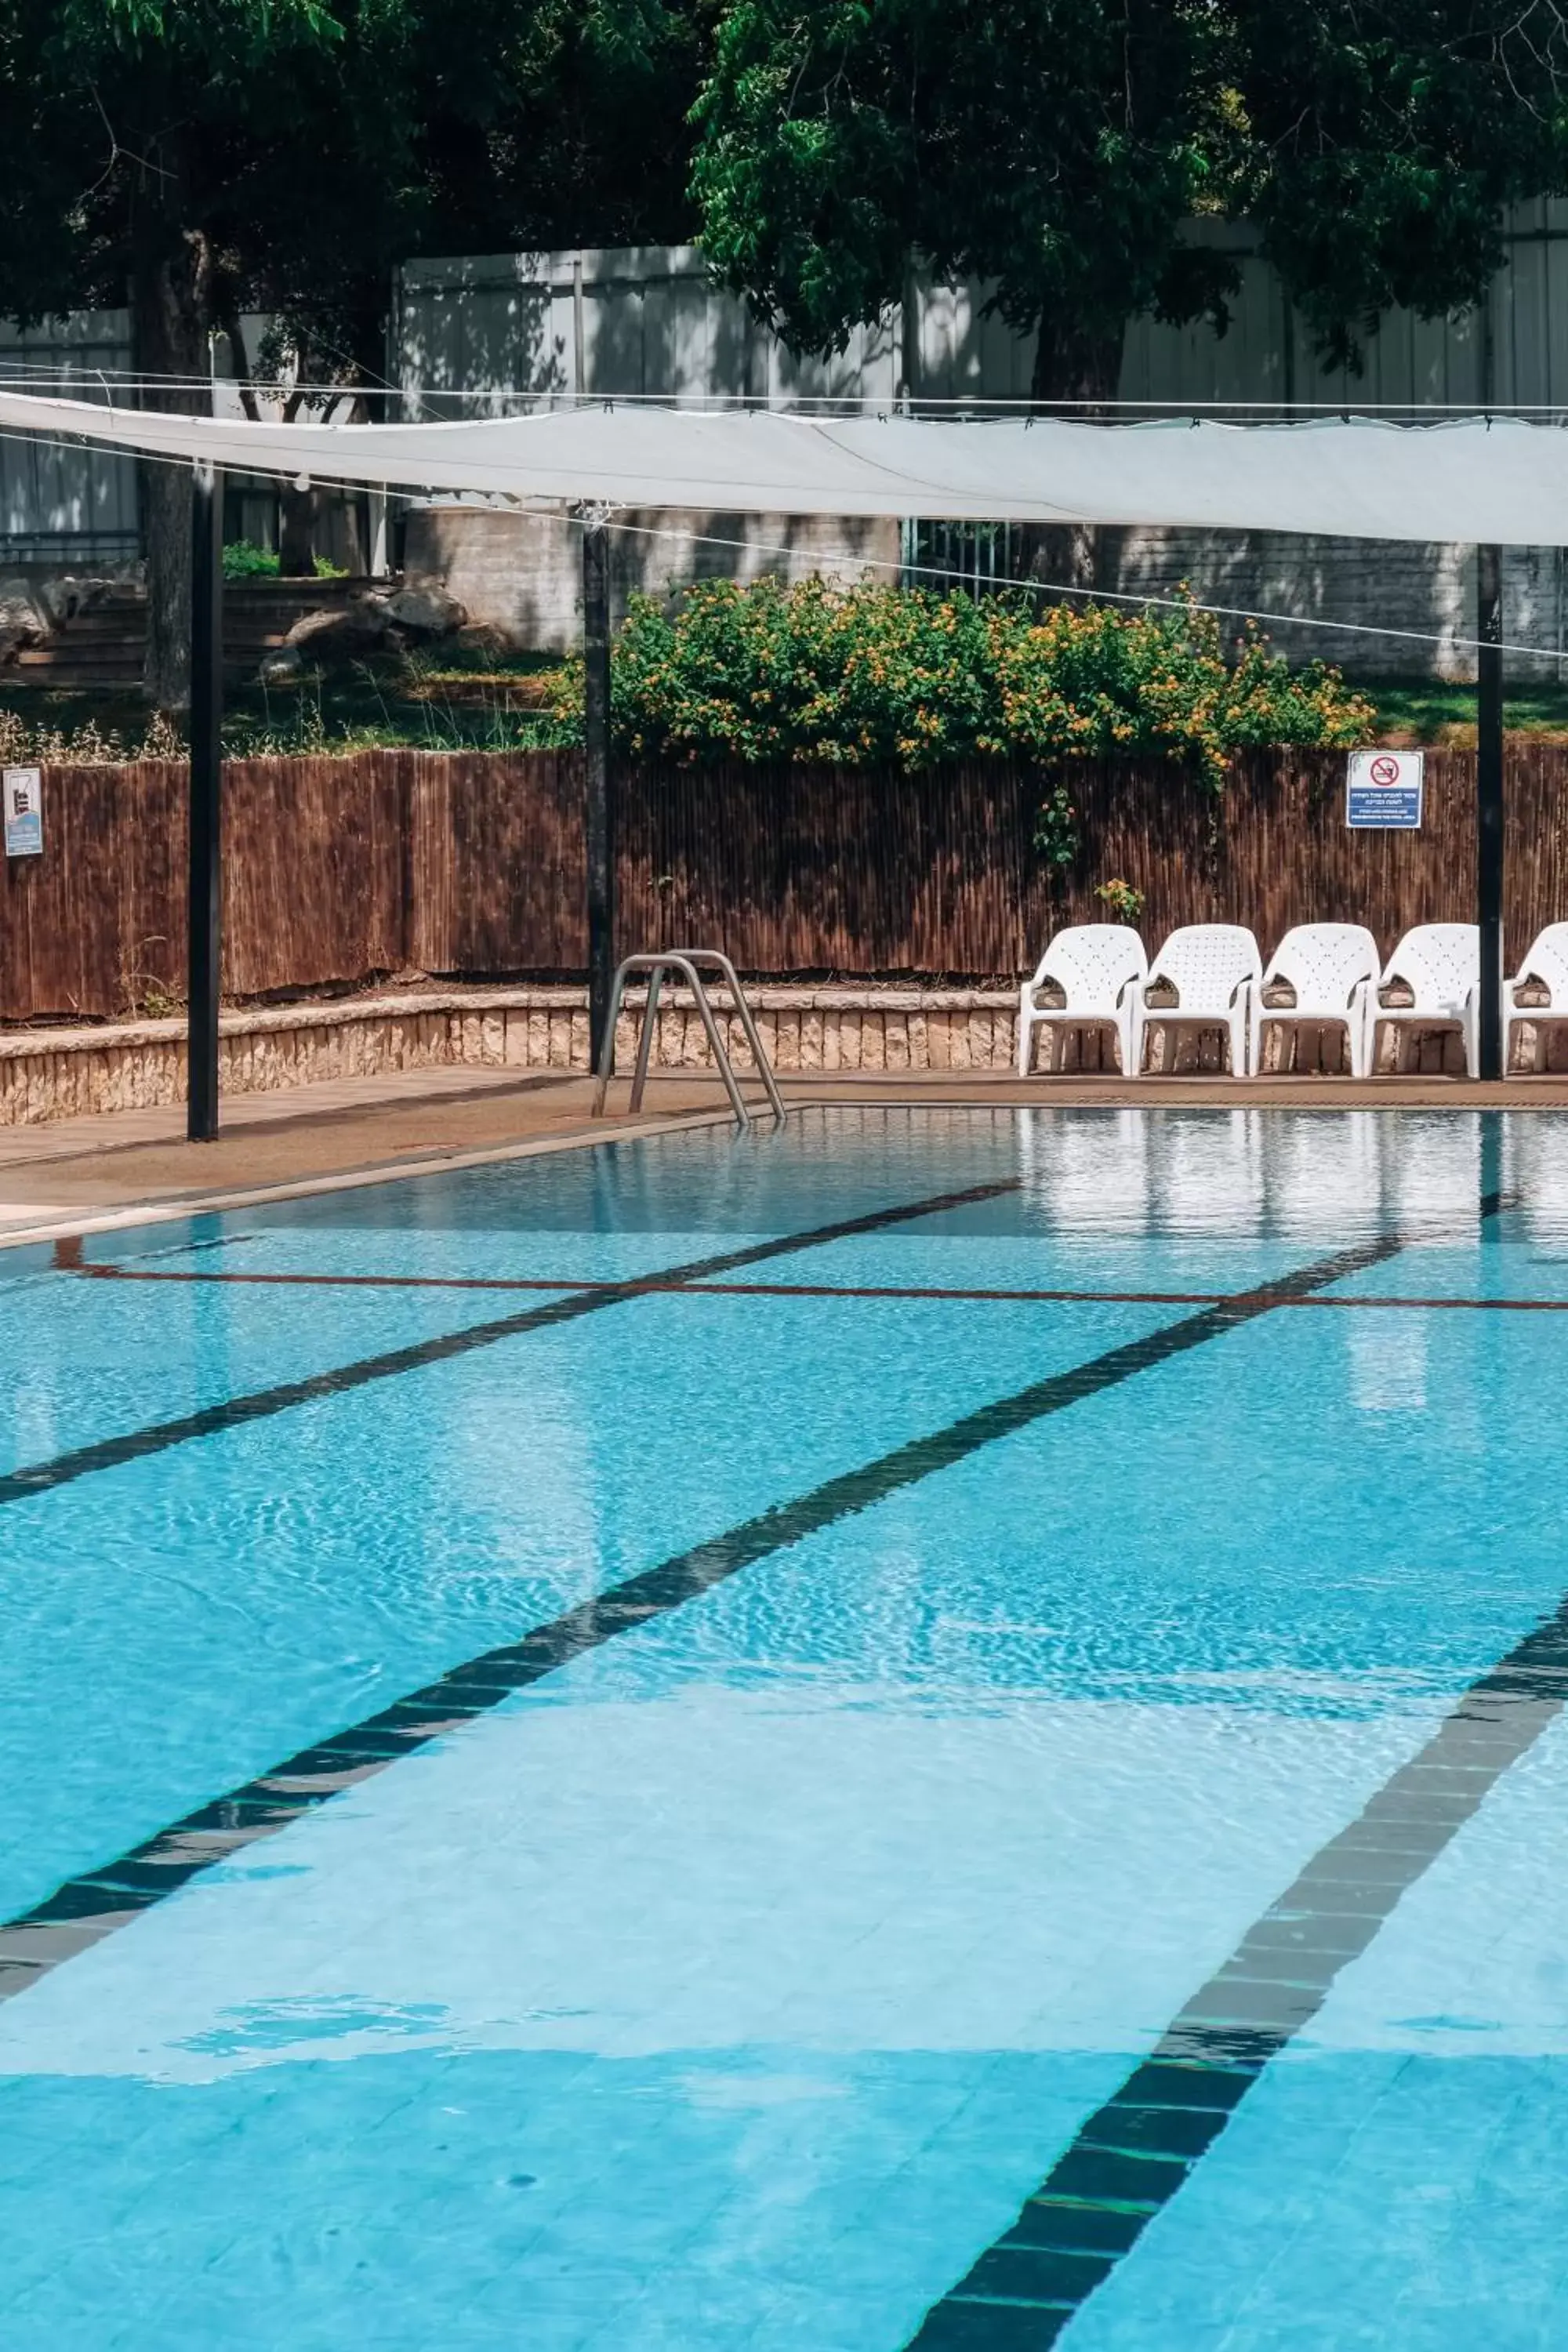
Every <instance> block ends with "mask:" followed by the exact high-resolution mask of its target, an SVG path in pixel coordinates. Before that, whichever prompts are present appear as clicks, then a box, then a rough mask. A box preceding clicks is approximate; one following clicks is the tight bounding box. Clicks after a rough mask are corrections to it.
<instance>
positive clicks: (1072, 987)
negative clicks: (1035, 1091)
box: [1018, 923, 1148, 1078]
mask: <svg viewBox="0 0 1568 2352" xmlns="http://www.w3.org/2000/svg"><path fill="white" fill-rule="evenodd" d="M1147 969H1148V965H1147V959H1146V958H1145V956H1144V953H1143V942H1142V940H1141V939H1140V938H1139V936H1138V934H1137V932H1136V931H1134V930H1131V929H1129V928H1128V926H1127V925H1126V924H1125V923H1077V924H1073V925H1072V926H1070V927H1069V928H1068V929H1066V930H1062V931H1058V933H1057V935H1056V938H1055V939H1054V940H1052V941H1051V943H1050V945H1049V947H1048V948H1047V950H1046V952H1045V954H1044V955H1043V956H1042V957H1041V958H1040V961H1039V966H1038V969H1037V971H1036V973H1035V976H1034V978H1033V979H1032V980H1026V982H1024V985H1023V987H1022V988H1021V989H1020V991H1019V992H1018V1076H1020V1077H1021V1078H1026V1077H1027V1076H1028V1075H1029V1072H1030V1070H1031V1068H1032V1067H1033V1066H1034V1054H1035V1032H1036V1030H1037V1029H1043V1030H1044V1031H1045V1033H1046V1067H1047V1070H1054V1069H1055V1068H1056V1066H1057V1062H1058V1039H1059V1038H1060V1036H1061V1034H1062V1033H1063V1031H1064V1030H1067V1029H1099V1028H1111V1029H1114V1030H1115V1032H1116V1035H1117V1039H1118V1042H1119V1044H1120V1046H1121V1069H1122V1075H1123V1076H1126V1077H1133V1076H1136V1074H1137V1070H1138V1065H1139V1062H1140V1061H1141V1059H1142V1052H1143V1024H1142V1013H1143V1002H1142V996H1143V981H1144V977H1145V974H1146V971H1147ZM1047 990H1053V991H1054V992H1055V993H1056V994H1057V995H1058V996H1059V997H1060V999H1061V1002H1060V1003H1049V1002H1047V1003H1040V1001H1039V999H1040V997H1041V995H1042V994H1043V993H1044V992H1046V991H1047Z"/></svg>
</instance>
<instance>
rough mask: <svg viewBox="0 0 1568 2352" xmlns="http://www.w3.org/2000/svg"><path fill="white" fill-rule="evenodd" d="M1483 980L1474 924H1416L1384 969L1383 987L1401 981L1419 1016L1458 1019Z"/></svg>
mask: <svg viewBox="0 0 1568 2352" xmlns="http://www.w3.org/2000/svg"><path fill="white" fill-rule="evenodd" d="M1480 976H1481V935H1480V932H1479V929H1477V927H1476V925H1475V924H1474V923H1417V924H1416V926H1415V929H1414V930H1412V931H1406V932H1405V937H1404V938H1403V939H1402V940H1400V942H1399V945H1398V946H1397V947H1396V948H1395V949H1394V953H1393V954H1392V955H1391V956H1390V957H1389V959H1388V961H1387V963H1386V964H1385V965H1384V969H1383V982H1382V984H1383V986H1384V988H1386V987H1387V986H1388V984H1389V982H1391V981H1395V980H1402V981H1404V982H1405V986H1406V987H1407V988H1408V989H1409V990H1410V992H1411V994H1412V995H1413V996H1414V997H1415V1010H1416V1011H1417V1012H1428V1011H1430V1012H1434V1013H1450V1014H1451V1015H1453V1017H1455V1018H1456V1019H1457V1018H1458V1014H1459V1013H1460V1012H1461V1011H1462V1009H1463V1006H1464V1002H1465V999H1466V997H1467V996H1468V994H1469V992H1470V991H1471V989H1472V988H1474V987H1476V986H1477V985H1478V984H1479V981H1480Z"/></svg>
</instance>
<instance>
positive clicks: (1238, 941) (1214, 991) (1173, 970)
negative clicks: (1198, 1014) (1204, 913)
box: [1149, 923, 1262, 1013]
mask: <svg viewBox="0 0 1568 2352" xmlns="http://www.w3.org/2000/svg"><path fill="white" fill-rule="evenodd" d="M1261 971H1262V963H1261V961H1260V959H1259V957H1258V941H1257V940H1255V939H1254V938H1253V936H1252V933H1251V932H1250V931H1249V930H1247V929H1244V928H1243V927H1242V925H1241V924H1240V923H1184V925H1183V926H1182V929H1180V930H1179V931H1173V932H1172V933H1171V936H1170V938H1169V939H1168V940H1166V941H1165V944H1164V946H1163V948H1162V949H1161V950H1160V952H1159V954H1158V955H1157V956H1156V957H1155V959H1154V962H1153V967H1152V970H1151V971H1150V974H1149V980H1150V984H1151V986H1152V984H1153V982H1155V981H1157V980H1168V981H1169V982H1171V983H1172V985H1173V987H1174V989H1175V992H1176V996H1177V1000H1178V1009H1179V1010H1180V1011H1182V1012H1184V1013H1187V1012H1194V1011H1204V1010H1213V1011H1215V1012H1223V1011H1225V1010H1226V1007H1228V1005H1229V1003H1230V1000H1231V998H1232V997H1233V996H1234V995H1235V994H1236V992H1237V989H1238V988H1239V987H1240V985H1241V983H1242V982H1243V981H1244V980H1257V979H1258V977H1259V976H1260V974H1261Z"/></svg>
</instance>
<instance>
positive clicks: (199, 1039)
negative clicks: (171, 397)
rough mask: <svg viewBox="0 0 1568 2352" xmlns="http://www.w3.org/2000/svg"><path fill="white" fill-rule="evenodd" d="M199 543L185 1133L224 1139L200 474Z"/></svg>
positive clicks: (216, 634)
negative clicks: (220, 1102) (220, 1103)
mask: <svg viewBox="0 0 1568 2352" xmlns="http://www.w3.org/2000/svg"><path fill="white" fill-rule="evenodd" d="M194 472H195V482H194V486H193V488H194V495H193V499H192V530H193V539H192V545H191V808H190V840H191V872H190V909H189V918H188V962H187V971H188V974H189V1013H188V1022H189V1027H188V1030H187V1038H186V1068H185V1133H186V1135H187V1136H188V1137H189V1139H190V1140H191V1141H192V1142H193V1143H211V1142H213V1141H214V1140H215V1139H216V1135H217V1008H218V950H219V922H220V919H221V914H222V898H223V877H222V869H221V827H222V813H223V477H222V475H221V474H220V473H218V472H217V471H216V467H212V466H205V465H198V466H197V467H195V469H194Z"/></svg>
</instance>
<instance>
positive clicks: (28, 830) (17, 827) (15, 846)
mask: <svg viewBox="0 0 1568 2352" xmlns="http://www.w3.org/2000/svg"><path fill="white" fill-rule="evenodd" d="M43 854H44V795H43V778H42V776H41V775H40V773H39V772H38V770H37V768H7V769H6V770H5V855H6V856H7V857H41V856H43Z"/></svg>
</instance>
